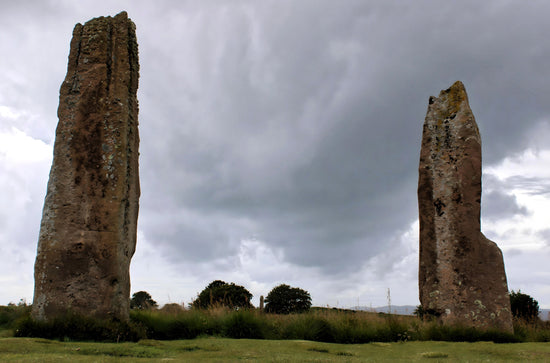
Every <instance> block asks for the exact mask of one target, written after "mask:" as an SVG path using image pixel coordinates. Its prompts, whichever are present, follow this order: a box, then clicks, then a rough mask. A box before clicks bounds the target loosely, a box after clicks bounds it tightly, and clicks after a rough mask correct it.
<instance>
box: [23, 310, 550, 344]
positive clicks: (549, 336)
mask: <svg viewBox="0 0 550 363" xmlns="http://www.w3.org/2000/svg"><path fill="white" fill-rule="evenodd" d="M514 328H515V333H514V334H509V333H504V332H500V331H492V330H478V329H474V328H469V327H464V326H458V325H457V326H448V325H440V324H438V323H437V322H435V321H422V320H420V319H418V318H416V317H413V316H399V315H390V314H382V313H370V312H361V311H350V310H336V309H320V308H316V309H312V310H311V311H310V312H307V313H302V314H288V315H276V314H267V313H264V312H262V311H260V310H254V309H251V310H244V309H243V310H238V311H235V310H230V309H227V308H224V307H215V308H211V309H207V310H201V309H191V310H183V309H181V310H179V311H178V310H175V311H162V310H133V311H131V313H130V322H129V323H121V322H97V321H93V320H91V319H89V318H83V317H77V316H67V317H65V318H64V319H56V320H55V321H53V322H50V323H39V322H35V321H32V320H31V319H30V317H29V318H25V319H23V320H21V321H20V322H19V324H18V326H17V328H16V329H17V330H16V332H17V333H16V335H17V336H36V337H43V338H50V339H61V340H62V339H71V340H100V341H122V340H137V339H143V338H148V339H157V340H176V339H193V338H196V337H199V336H218V337H228V338H236V339H241V338H249V339H272V340H275V339H277V340H279V339H292V340H312V341H320V342H330V343H355V344H356V343H368V342H400V341H402V342H404V341H411V340H421V341H424V340H436V341H461V342H463V341H467V342H473V341H494V342H499V343H500V342H502V343H504V342H526V341H531V342H547V341H550V323H548V322H546V323H545V322H537V323H524V322H521V321H516V322H515V323H514Z"/></svg>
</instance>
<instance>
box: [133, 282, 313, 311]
mask: <svg viewBox="0 0 550 363" xmlns="http://www.w3.org/2000/svg"><path fill="white" fill-rule="evenodd" d="M252 296H253V295H252V294H251V293H250V291H248V290H247V289H246V288H245V287H243V286H240V285H236V284H235V283H233V282H231V283H227V282H225V281H222V280H215V281H212V282H211V283H210V284H208V286H206V288H204V290H202V291H201V292H200V293H199V294H198V296H197V298H196V299H195V300H193V301H192V302H191V304H190V307H191V308H193V309H208V308H212V307H226V308H229V309H233V310H240V309H252V308H254V306H253V305H252V303H251V302H250V301H251V299H252ZM263 303H265V306H263ZM157 307H158V304H157V302H156V301H155V300H153V298H152V297H151V295H150V294H149V293H147V292H146V291H139V292H136V293H135V294H133V295H132V298H131V300H130V308H132V309H140V310H146V309H154V308H157ZM310 308H311V296H310V294H309V292H307V291H306V290H303V289H301V288H299V287H291V286H289V285H287V284H281V285H278V286H276V287H274V288H273V289H272V290H271V291H270V292H269V293H268V294H267V296H266V297H265V299H263V296H262V297H261V298H260V309H263V310H265V312H268V313H273V314H290V313H303V312H307V311H308V310H309V309H310Z"/></svg>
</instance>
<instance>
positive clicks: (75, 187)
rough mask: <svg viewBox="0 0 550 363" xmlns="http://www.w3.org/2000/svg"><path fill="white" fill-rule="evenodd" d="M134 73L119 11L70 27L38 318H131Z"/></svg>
mask: <svg viewBox="0 0 550 363" xmlns="http://www.w3.org/2000/svg"><path fill="white" fill-rule="evenodd" d="M138 77H139V63H138V51H137V41H136V34H135V25H134V24H133V23H132V21H131V20H129V19H128V16H127V14H126V13H125V12H123V13H120V14H118V15H117V16H115V17H114V18H111V17H101V18H96V19H92V20H90V21H89V22H87V23H86V24H84V25H81V24H77V25H76V26H75V28H74V31H73V38H72V40H71V49H70V54H69V64H68V71H67V76H66V78H65V80H64V82H63V84H62V85H61V90H60V97H59V108H58V117H59V123H58V125H57V130H56V138H55V145H54V158H53V164H52V168H51V171H50V178H49V181H48V190H47V194H46V199H45V201H44V209H43V215H42V223H41V227H40V236H39V241H38V251H37V257H36V263H35V291H34V301H33V311H32V313H33V317H34V318H35V319H38V320H48V319H50V318H53V317H56V316H60V315H62V314H65V313H66V312H74V313H79V314H83V315H87V316H93V317H99V318H107V317H113V318H118V319H127V318H128V311H129V296H130V277H129V265H130V259H131V258H132V255H133V254H134V250H135V245H136V231H137V216H138V203H139V195H140V189H139V175H138V146H139V136H138V119H137V118H138V102H137V96H136V94H137V88H138Z"/></svg>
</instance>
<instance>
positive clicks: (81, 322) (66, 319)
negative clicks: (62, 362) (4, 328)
mask: <svg viewBox="0 0 550 363" xmlns="http://www.w3.org/2000/svg"><path fill="white" fill-rule="evenodd" d="M15 336H16V337H37V338H45V339H55V340H77V341H83V340H94V341H104V342H120V341H138V340H140V339H143V338H145V337H146V335H145V331H144V330H143V329H142V328H141V327H139V326H137V325H135V324H132V323H128V322H123V321H114V320H101V319H93V318H89V317H83V316H80V315H76V314H66V315H65V316H63V317H59V318H56V319H53V320H51V321H47V322H45V321H37V320H34V319H32V318H31V317H30V316H29V317H27V318H24V319H22V320H20V321H19V322H18V323H17V324H16V330H15Z"/></svg>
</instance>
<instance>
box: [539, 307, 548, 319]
mask: <svg viewBox="0 0 550 363" xmlns="http://www.w3.org/2000/svg"><path fill="white" fill-rule="evenodd" d="M549 314H550V309H540V310H539V318H541V319H542V320H544V321H548V320H549V319H548V317H549V316H548V315H549Z"/></svg>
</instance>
